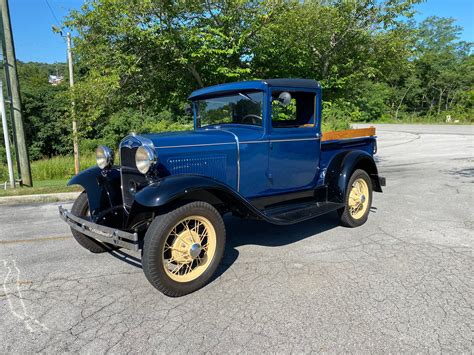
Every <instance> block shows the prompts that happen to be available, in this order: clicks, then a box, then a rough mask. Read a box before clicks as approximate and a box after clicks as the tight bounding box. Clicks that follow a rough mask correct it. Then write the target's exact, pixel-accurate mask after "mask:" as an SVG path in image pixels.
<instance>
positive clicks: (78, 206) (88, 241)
mask: <svg viewBox="0 0 474 355" xmlns="http://www.w3.org/2000/svg"><path fill="white" fill-rule="evenodd" d="M71 213H72V214H73V215H75V216H77V217H82V218H85V219H89V218H90V216H89V200H88V199H87V194H86V192H85V191H83V192H82V193H81V194H80V195H79V196H78V197H77V199H76V201H74V204H73V205H72V208H71ZM71 232H72V235H73V237H74V239H76V241H77V242H78V243H79V244H80V245H81V246H82V247H84V248H86V249H87V250H89V251H90V252H92V253H104V252H106V251H111V250H115V249H118V248H117V247H115V246H113V245H109V244H105V243H102V242H99V241H98V240H95V239H94V238H91V237H88V236H87V235H85V234H82V233H81V232H78V231H76V230H75V229H72V228H71Z"/></svg>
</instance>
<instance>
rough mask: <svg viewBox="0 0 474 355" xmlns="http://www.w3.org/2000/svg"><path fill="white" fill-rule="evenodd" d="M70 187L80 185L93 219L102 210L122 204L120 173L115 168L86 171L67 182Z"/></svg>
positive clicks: (97, 168)
mask: <svg viewBox="0 0 474 355" xmlns="http://www.w3.org/2000/svg"><path fill="white" fill-rule="evenodd" d="M70 185H80V186H82V187H83V188H84V190H85V191H86V193H87V199H88V200H89V209H90V212H91V216H92V217H93V218H94V217H96V216H97V215H99V214H100V213H101V212H102V211H104V210H110V209H112V208H114V207H115V206H118V205H121V204H122V196H121V189H120V171H119V170H118V169H117V168H111V169H109V170H101V169H100V168H99V167H97V166H95V167H92V168H89V169H86V170H84V171H81V172H80V173H79V174H77V175H76V176H74V177H73V178H72V179H71V180H69V182H68V186H70Z"/></svg>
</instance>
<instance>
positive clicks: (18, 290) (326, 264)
mask: <svg viewBox="0 0 474 355" xmlns="http://www.w3.org/2000/svg"><path fill="white" fill-rule="evenodd" d="M377 132H378V137H379V141H378V147H379V153H378V155H377V159H378V164H379V170H380V173H381V175H383V176H385V177H386V178H387V187H386V188H385V191H384V193H383V194H374V203H373V210H372V213H371V215H370V217H369V220H368V222H367V223H366V224H365V225H364V226H362V227H360V228H357V229H347V228H343V227H340V226H338V224H337V215H336V214H330V215H326V216H322V217H320V218H317V219H314V220H311V221H308V222H304V223H301V224H297V225H293V226H285V227H281V226H273V225H270V224H267V223H265V222H260V221H241V220H239V219H236V218H233V217H229V218H226V228H227V233H228V243H227V250H226V254H225V257H224V261H223V265H222V266H221V268H220V269H219V274H218V276H217V278H216V279H215V280H214V281H213V282H212V283H210V284H209V285H207V286H206V287H205V288H203V289H201V290H200V291H198V292H195V293H193V294H191V295H188V296H185V297H181V298H168V297H166V296H163V295H162V294H160V293H159V292H158V291H156V290H155V289H154V288H153V287H152V286H151V285H150V284H149V283H148V281H147V280H146V279H145V276H144V275H143V272H142V270H141V266H140V255H139V254H134V253H129V252H121V251H118V252H114V253H105V254H92V253H90V252H88V251H86V250H85V249H82V248H81V247H80V246H79V245H78V244H77V243H76V242H75V241H74V239H73V238H72V236H71V234H70V232H69V230H68V227H67V226H66V224H65V223H64V222H63V221H61V220H60V219H59V217H58V214H57V206H58V204H57V203H52V204H39V205H28V206H25V205H23V206H19V205H17V206H0V280H1V282H2V286H1V287H0V352H1V353H5V352H21V353H26V352H38V351H43V352H66V351H70V352H83V353H86V352H88V353H97V352H98V353H102V352H107V351H109V352H119V353H122V352H133V353H139V352H144V351H151V350H153V351H157V352H179V353H181V352H212V353H222V352H229V351H230V352H239V351H241V352H244V351H245V352H310V351H318V352H321V351H330V352H336V351H337V352H428V351H430V352H441V351H443V352H471V351H472V349H473V327H474V312H473V303H474V294H473V290H474V280H473V275H474V270H473V266H474V258H473V240H474V231H473V224H474V208H473V206H474V126H415V125H378V126H377ZM66 205H67V207H70V204H66Z"/></svg>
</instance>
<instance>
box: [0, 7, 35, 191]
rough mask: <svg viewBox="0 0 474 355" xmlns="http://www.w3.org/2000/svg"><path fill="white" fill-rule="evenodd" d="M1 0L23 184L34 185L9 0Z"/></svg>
mask: <svg viewBox="0 0 474 355" xmlns="http://www.w3.org/2000/svg"><path fill="white" fill-rule="evenodd" d="M0 1H1V11H2V21H3V36H4V40H5V54H6V58H7V63H8V67H7V68H6V70H7V71H8V74H9V78H10V88H11V94H12V97H11V100H12V106H13V117H14V127H15V130H14V132H15V135H16V150H17V152H18V158H19V162H20V164H19V165H20V171H19V173H20V176H21V182H22V184H24V185H26V186H33V180H32V178H31V169H30V160H29V158H28V149H27V148H26V140H25V131H24V128H23V115H22V110H21V96H20V84H19V82H18V72H17V69H16V57H15V46H14V44H13V35H12V27H11V21H10V10H9V8H8V0H0Z"/></svg>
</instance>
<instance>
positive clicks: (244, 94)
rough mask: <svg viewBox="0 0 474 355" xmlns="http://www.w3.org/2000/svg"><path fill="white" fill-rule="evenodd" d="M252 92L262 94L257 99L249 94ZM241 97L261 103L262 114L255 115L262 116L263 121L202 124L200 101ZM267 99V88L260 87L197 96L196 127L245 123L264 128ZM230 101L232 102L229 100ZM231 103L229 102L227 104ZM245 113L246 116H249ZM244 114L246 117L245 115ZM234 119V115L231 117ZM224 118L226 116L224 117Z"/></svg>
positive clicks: (195, 101)
mask: <svg viewBox="0 0 474 355" xmlns="http://www.w3.org/2000/svg"><path fill="white" fill-rule="evenodd" d="M252 94H260V97H258V101H256V100H255V99H256V98H255V97H252V96H249V95H252ZM239 96H240V97H241V98H242V99H241V100H242V101H243V100H246V101H249V102H251V101H253V102H256V103H257V104H260V114H259V115H255V116H258V117H260V118H261V121H260V123H259V124H256V123H252V122H249V123H246V122H234V121H231V122H216V123H207V122H206V123H205V124H202V119H201V113H200V107H199V106H200V102H204V101H207V100H214V99H220V98H226V97H229V98H230V97H239ZM265 100H266V93H265V90H259V89H244V90H236V91H229V92H226V93H219V94H215V95H212V94H211V95H206V96H204V97H199V98H195V99H194V100H193V101H192V107H193V118H194V128H195V129H205V128H210V127H218V126H226V125H244V126H249V127H255V128H262V129H263V128H264V112H265ZM229 103H230V102H229ZM227 105H229V104H227ZM248 115H254V114H253V113H251V114H248ZM248 115H245V116H248ZM245 116H244V117H245ZM231 119H232V117H231ZM222 120H224V118H222Z"/></svg>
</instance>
